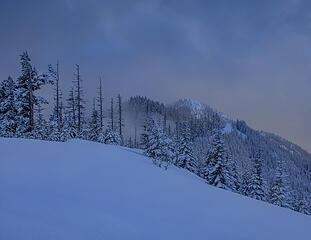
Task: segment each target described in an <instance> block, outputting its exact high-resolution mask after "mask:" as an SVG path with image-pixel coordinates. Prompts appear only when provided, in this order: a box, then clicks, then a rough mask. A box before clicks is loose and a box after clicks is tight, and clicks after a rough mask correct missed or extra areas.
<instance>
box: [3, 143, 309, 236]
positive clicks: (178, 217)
mask: <svg viewBox="0 0 311 240" xmlns="http://www.w3.org/2000/svg"><path fill="white" fill-rule="evenodd" d="M0 152H1V155H0V192H1V198H0V213H1V214H0V239H4V240H13V239H14V240H19V239H23V240H28V239H29V240H30V239H31V240H36V239H45V240H48V239H58V240H61V239H64V240H65V239H66V240H68V239H74V240H77V239H239V240H242V239H245V240H246V239H247V240H249V239H282V240H285V239H300V240H303V239H310V236H311V228H310V226H311V217H310V216H306V215H303V214H299V213H297V212H294V211H291V210H288V209H284V208H279V207H276V206H273V205H270V204H268V203H264V202H260V201H256V200H253V199H250V198H246V197H243V196H241V195H238V194H234V193H231V192H228V191H224V190H221V189H218V188H215V187H211V186H209V185H207V184H206V183H204V182H203V181H202V180H201V179H199V178H198V177H196V176H194V175H192V174H190V173H189V172H186V171H184V170H182V169H177V168H175V167H173V166H172V167H170V168H169V169H168V170H167V171H165V170H163V169H160V168H158V167H156V166H155V165H153V164H152V161H151V160H150V159H148V158H146V157H144V156H142V155H141V154H140V152H139V150H137V151H136V152H133V151H132V150H130V149H126V148H121V147H117V146H109V145H103V144H99V143H92V142H87V141H81V140H74V141H69V142H66V143H58V142H44V141H38V140H25V139H4V138H0Z"/></svg>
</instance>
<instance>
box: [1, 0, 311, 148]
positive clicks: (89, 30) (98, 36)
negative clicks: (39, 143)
mask: <svg viewBox="0 0 311 240" xmlns="http://www.w3.org/2000/svg"><path fill="white" fill-rule="evenodd" d="M0 3H1V4H0V78H1V79H4V78H6V77H7V76H8V75H12V76H13V77H14V78H16V77H17V76H18V74H19V54H21V52H22V51H24V50H27V51H28V53H29V54H30V56H31V58H32V60H33V62H34V64H36V66H37V68H38V69H39V70H41V71H45V70H46V69H47V65H48V64H49V63H55V62H56V61H57V59H59V61H60V64H61V65H60V70H61V80H62V88H63V89H64V91H65V93H67V92H66V91H67V90H68V88H69V87H70V85H71V80H72V78H73V72H74V64H76V63H78V64H80V66H81V73H82V77H83V80H84V82H83V85H84V87H85V91H86V92H87V94H88V95H89V96H91V95H93V94H95V92H96V88H97V83H98V76H99V75H101V76H103V80H104V86H105V93H106V95H115V94H117V93H121V94H122V95H123V96H124V97H129V96H132V95H146V96H149V97H151V98H153V99H155V100H159V101H163V102H165V103H170V102H173V101H175V100H177V99H180V98H192V99H196V100H199V101H201V102H204V103H206V104H208V105H210V106H212V107H214V108H216V109H217V110H219V111H221V112H224V113H226V114H228V115H230V116H232V117H233V118H239V119H243V120H245V121H246V122H247V123H248V124H249V125H250V126H251V127H254V128H256V129H261V130H265V131H269V132H273V133H276V134H278V135H280V136H282V137H285V138H287V139H289V140H291V141H293V142H295V143H297V144H299V145H300V146H302V147H303V148H305V149H307V150H308V151H309V152H311V102H310V89H311V41H310V40H311V1H308V0H305V1H301V0H273V1H271V0H266V1H265V0H260V1H257V0H253V1H251V0H244V1H242V0H234V1H231V0H228V1H222V0H215V1H210V0H198V1H196V0H188V1H183V0H124V1H121V0H108V1H104V0H101V1H95V0H84V1H82V0H77V1H75V0H54V1H44V0H37V1H35V0H27V1H26V0H20V1H16V0H1V2H0ZM46 91H47V90H46ZM89 100H90V99H89Z"/></svg>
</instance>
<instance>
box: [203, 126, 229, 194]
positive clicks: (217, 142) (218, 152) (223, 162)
mask: <svg viewBox="0 0 311 240" xmlns="http://www.w3.org/2000/svg"><path fill="white" fill-rule="evenodd" d="M207 171H208V173H205V175H206V176H207V182H208V183H209V184H211V185H213V186H216V187H219V188H224V189H228V188H229V182H230V173H229V169H228V153H227V150H226V147H225V145H224V141H223V140H222V139H221V133H220V131H219V130H218V129H215V130H214V133H213V135H212V139H211V148H210V152H209V154H208V164H207Z"/></svg>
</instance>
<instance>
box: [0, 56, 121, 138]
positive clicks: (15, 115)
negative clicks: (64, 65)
mask: <svg viewBox="0 0 311 240" xmlns="http://www.w3.org/2000/svg"><path fill="white" fill-rule="evenodd" d="M20 60H21V61H20V63H21V75H20V77H18V78H17V80H16V81H14V80H13V79H12V78H11V77H8V79H5V80H3V81H2V82H1V85H0V135H1V136H4V137H27V138H37V139H43V140H53V141H66V140H67V139H70V138H82V139H86V140H92V141H97V142H102V143H111V144H123V134H122V130H123V119H122V99H121V96H120V95H118V96H117V100H118V103H117V109H115V108H116V107H115V105H114V104H113V98H112V99H111V108H110V121H109V123H108V124H107V126H104V120H103V119H104V109H103V108H104V106H103V94H102V82H101V79H100V81H99V89H98V90H99V93H98V96H97V98H96V100H95V97H94V99H93V109H92V114H91V116H90V117H89V118H87V116H86V107H85V102H86V101H85V100H84V92H83V88H82V84H81V83H82V79H81V74H80V66H79V65H76V73H75V75H74V81H73V86H72V88H71V90H70V92H69V97H68V98H67V99H66V100H65V101H66V104H64V103H63V98H62V95H63V94H62V92H61V90H60V87H59V82H60V77H59V63H58V62H57V64H56V67H55V68H54V67H53V66H52V65H49V66H48V71H47V72H46V73H43V74H39V73H38V71H37V70H36V68H35V67H34V66H33V64H32V62H31V59H30V57H29V55H28V53H27V52H24V53H23V54H22V55H21V56H20ZM46 84H51V85H54V86H55V94H54V95H55V96H54V99H55V102H54V107H53V111H52V114H51V115H50V117H49V119H48V120H46V119H45V118H44V116H43V114H42V110H43V108H42V106H43V105H45V104H48V101H47V100H46V99H44V98H43V97H41V96H39V95H38V94H37V93H38V90H40V89H41V88H42V87H43V86H44V85H46ZM116 111H117V113H115V112H116ZM115 114H117V115H118V118H117V119H116V116H115Z"/></svg>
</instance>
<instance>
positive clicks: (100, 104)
mask: <svg viewBox="0 0 311 240" xmlns="http://www.w3.org/2000/svg"><path fill="white" fill-rule="evenodd" d="M99 113H100V128H101V129H103V96H102V79H101V78H99Z"/></svg>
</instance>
